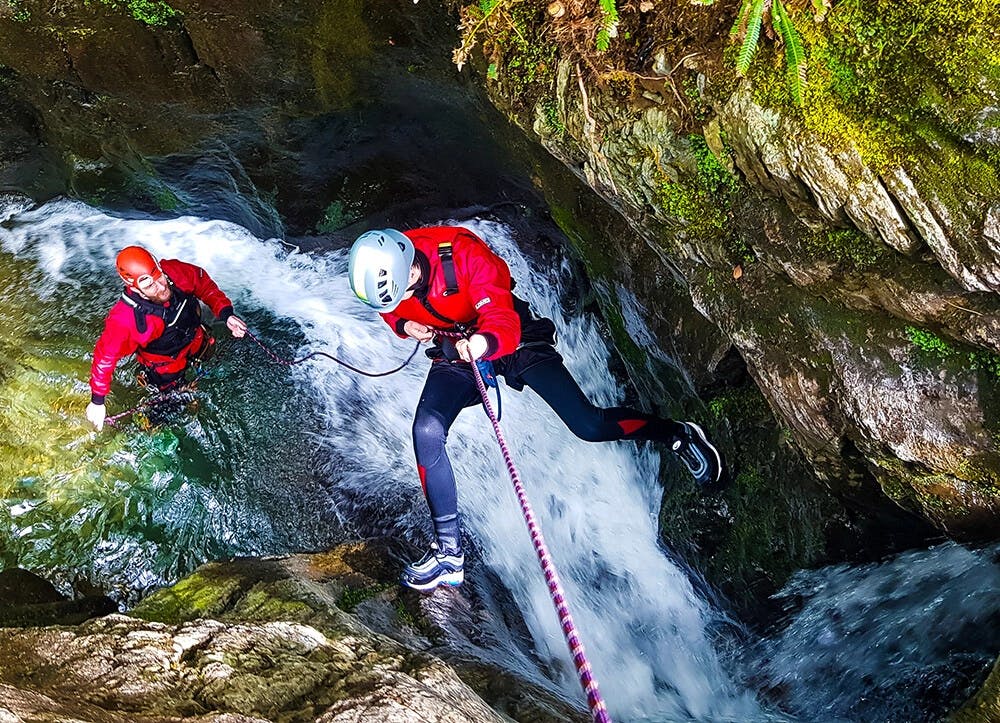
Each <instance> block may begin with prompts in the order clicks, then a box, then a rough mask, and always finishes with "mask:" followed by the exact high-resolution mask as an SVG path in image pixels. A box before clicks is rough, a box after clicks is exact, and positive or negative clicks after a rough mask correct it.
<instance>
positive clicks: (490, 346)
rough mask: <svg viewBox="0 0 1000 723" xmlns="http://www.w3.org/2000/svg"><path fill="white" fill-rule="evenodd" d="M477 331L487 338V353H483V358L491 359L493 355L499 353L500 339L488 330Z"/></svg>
mask: <svg viewBox="0 0 1000 723" xmlns="http://www.w3.org/2000/svg"><path fill="white" fill-rule="evenodd" d="M477 333H478V334H479V336H481V337H483V338H484V339H485V340H486V353H485V354H483V359H491V358H492V357H493V355H494V354H496V353H497V349H499V348H500V340H499V339H497V338H496V336H494V335H493V334H490V333H489V332H488V331H487V332H482V331H480V332H477Z"/></svg>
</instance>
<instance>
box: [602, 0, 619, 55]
mask: <svg viewBox="0 0 1000 723" xmlns="http://www.w3.org/2000/svg"><path fill="white" fill-rule="evenodd" d="M600 3H601V12H602V13H603V14H604V18H603V19H602V20H601V29H600V30H598V31H597V49H598V50H599V51H600V52H602V53H603V52H604V51H606V50H607V49H608V47H609V46H610V45H611V38H613V37H614V36H615V35H617V30H618V4H617V2H616V0H600Z"/></svg>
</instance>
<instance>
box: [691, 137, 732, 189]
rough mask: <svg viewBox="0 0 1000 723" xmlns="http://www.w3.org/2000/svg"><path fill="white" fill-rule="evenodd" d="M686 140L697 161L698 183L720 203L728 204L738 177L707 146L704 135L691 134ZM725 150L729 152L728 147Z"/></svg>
mask: <svg viewBox="0 0 1000 723" xmlns="http://www.w3.org/2000/svg"><path fill="white" fill-rule="evenodd" d="M688 141H689V142H690V144H691V151H692V153H694V157H695V161H696V163H697V167H698V183H699V185H700V186H701V187H702V189H704V190H705V192H706V193H708V194H709V195H710V196H711V197H712V198H713V199H714V200H716V201H718V202H719V203H721V204H729V202H730V199H731V197H732V194H734V193H736V192H737V191H738V190H739V187H740V181H739V178H738V177H737V176H736V174H734V173H733V172H732V171H730V170H729V169H728V168H727V167H726V166H724V165H723V164H722V161H720V160H719V158H718V157H717V156H716V155H715V153H714V152H712V149H711V148H709V147H708V143H707V142H706V141H705V137H704V136H700V135H697V134H691V135H689V136H688ZM726 152H727V153H729V152H730V151H729V149H728V148H726Z"/></svg>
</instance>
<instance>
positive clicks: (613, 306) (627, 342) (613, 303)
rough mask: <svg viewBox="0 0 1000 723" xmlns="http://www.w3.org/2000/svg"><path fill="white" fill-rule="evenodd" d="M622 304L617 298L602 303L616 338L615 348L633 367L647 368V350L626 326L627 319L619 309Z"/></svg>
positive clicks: (612, 334) (605, 316)
mask: <svg viewBox="0 0 1000 723" xmlns="http://www.w3.org/2000/svg"><path fill="white" fill-rule="evenodd" d="M620 308H621V307H620V305H619V304H618V302H617V300H616V299H610V300H608V303H604V304H601V311H603V312H604V318H605V319H606V320H607V322H608V326H610V327H611V336H612V338H613V339H614V344H615V348H616V349H617V350H618V353H619V354H621V356H622V358H623V359H624V360H625V361H626V362H627V363H628V364H629V365H630V366H631V367H632V368H633V369H645V368H646V360H647V358H646V352H644V351H643V350H642V349H641V348H640V347H639V346H638V345H637V344H636V343H635V341H634V340H633V339H632V335H631V334H629V332H628V329H627V328H626V327H625V319H624V317H622V315H621V312H620V311H619V309H620Z"/></svg>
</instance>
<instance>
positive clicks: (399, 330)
mask: <svg viewBox="0 0 1000 723" xmlns="http://www.w3.org/2000/svg"><path fill="white" fill-rule="evenodd" d="M407 321H408V320H407V319H396V336H401V337H403V338H404V339H405V338H406V331H405V330H404V329H403V327H404V326H406V322H407Z"/></svg>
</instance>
